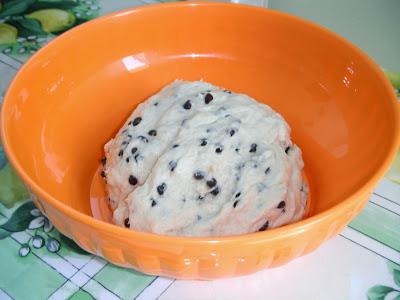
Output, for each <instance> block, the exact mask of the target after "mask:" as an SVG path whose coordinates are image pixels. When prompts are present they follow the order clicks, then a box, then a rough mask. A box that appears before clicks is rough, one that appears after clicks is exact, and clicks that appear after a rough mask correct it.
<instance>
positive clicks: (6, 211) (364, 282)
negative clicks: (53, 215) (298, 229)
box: [0, 0, 400, 300]
mask: <svg viewBox="0 0 400 300" xmlns="http://www.w3.org/2000/svg"><path fill="white" fill-rule="evenodd" d="M35 2H36V4H35ZM39 2H40V1H39ZM41 2H42V4H41V5H44V6H42V7H37V8H36V9H32V7H31V9H30V10H29V14H30V15H31V16H32V14H33V13H35V11H36V18H29V17H27V16H28V15H29V14H28V13H27V7H29V5H32V3H33V4H34V5H37V3H38V1H29V0H11V1H10V0H8V1H5V0H3V1H0V95H1V96H0V101H1V99H2V97H3V96H4V91H5V90H6V89H7V86H8V85H9V82H10V80H11V79H12V78H13V76H14V75H15V73H16V72H17V70H18V69H19V68H20V67H21V66H22V64H23V63H24V62H25V61H26V60H27V59H28V58H29V57H30V55H32V53H34V52H35V51H36V50H38V49H39V48H40V47H41V46H43V45H44V44H46V43H47V42H48V41H49V40H51V39H53V38H54V37H55V36H56V35H57V34H59V33H61V32H62V31H64V30H68V29H69V28H70V27H73V26H76V25H77V24H80V23H83V22H85V21H87V20H90V19H93V18H96V17H97V16H99V15H102V14H105V13H108V12H112V11H116V10H119V9H123V8H127V7H131V6H137V5H146V4H149V3H154V2H159V1H154V0H130V1H111V0H103V1H100V0H99V1H96V0H59V1H57V0H52V1H43V0H41ZM162 2H166V1H162ZM247 2H251V1H247ZM266 2H268V1H265V2H264V3H266ZM43 3H45V4H43ZM40 9H50V10H52V13H50V14H47V15H46V14H42V15H41V14H37V10H40ZM10 11H11V13H10ZM10 15H12V16H13V17H12V18H11V17H10ZM23 16H25V17H23ZM33 16H35V15H33ZM40 18H45V19H46V18H47V19H48V20H50V21H51V20H53V21H54V20H55V19H56V20H58V21H59V24H57V22H46V21H43V19H42V20H41V22H38V21H37V20H38V19H40ZM5 23H7V25H5ZM57 26H58V27H57ZM44 27H46V28H44ZM44 29H46V31H44ZM48 31H50V32H57V34H55V33H47V32H48ZM387 74H388V76H389V77H390V79H391V80H392V82H393V84H394V86H395V87H397V88H400V83H399V81H400V79H399V77H400V75H399V74H397V73H390V72H388V73H387ZM398 92H399V90H397V93H398ZM399 169H400V157H399V156H398V157H397V160H396V161H395V163H394V164H393V167H392V168H391V170H390V171H389V173H388V174H387V175H386V176H385V178H384V179H383V180H382V181H381V182H380V183H379V185H378V187H377V189H376V190H375V192H374V193H373V194H372V196H371V198H370V200H369V202H368V204H367V206H366V207H365V209H364V210H363V211H362V212H361V214H360V215H359V216H358V217H357V218H355V219H354V220H353V221H352V222H351V223H350V224H349V226H347V227H346V229H345V230H344V231H343V232H342V233H340V234H339V235H338V236H337V237H335V238H333V239H331V240H329V241H327V242H326V243H325V244H323V245H322V246H321V247H320V248H319V249H317V250H316V251H315V252H313V253H311V254H309V255H307V256H305V257H302V258H299V259H296V260H295V261H293V262H291V263H289V264H287V265H285V266H283V267H280V268H276V269H269V270H264V271H261V272H258V273H256V274H253V275H249V276H244V277H239V278H232V279H223V280H216V281H184V280H174V279H169V278H162V277H155V276H148V275H144V274H141V273H139V272H136V271H134V270H129V269H123V268H120V267H117V266H114V265H112V264H111V263H109V262H107V261H105V260H104V259H102V258H100V257H96V256H94V255H91V254H89V253H87V252H85V251H84V250H82V249H80V248H79V247H78V246H77V245H76V244H75V243H74V242H73V241H72V240H70V239H68V238H67V237H65V236H63V235H62V234H60V233H59V232H58V231H57V229H55V228H54V227H53V225H52V224H51V222H50V221H49V220H48V219H47V218H46V216H44V215H42V214H41V213H40V211H39V210H38V209H36V208H35V206H34V205H33V203H32V202H31V201H30V200H29V196H28V194H27V192H26V190H25V188H24V186H23V184H22V183H21V181H20V179H19V178H18V177H17V175H16V174H15V172H14V171H13V169H12V167H11V166H10V164H9V163H8V162H7V159H6V157H5V155H4V151H3V149H2V148H1V146H0V224H1V225H0V299H162V300H167V299H335V300H336V299H367V298H368V299H371V300H378V299H396V300H399V299H400V266H399V264H400V178H399ZM385 297H386V298H385Z"/></svg>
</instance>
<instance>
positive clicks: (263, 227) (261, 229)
mask: <svg viewBox="0 0 400 300" xmlns="http://www.w3.org/2000/svg"><path fill="white" fill-rule="evenodd" d="M268 226H269V222H268V221H267V222H265V224H264V225H263V226H261V227H260V229H258V231H264V230H266V229H267V228H268Z"/></svg>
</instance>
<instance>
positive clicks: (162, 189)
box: [157, 182, 167, 196]
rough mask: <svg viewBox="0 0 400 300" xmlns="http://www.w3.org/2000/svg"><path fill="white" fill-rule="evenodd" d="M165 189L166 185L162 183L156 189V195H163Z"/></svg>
mask: <svg viewBox="0 0 400 300" xmlns="http://www.w3.org/2000/svg"><path fill="white" fill-rule="evenodd" d="M166 189H167V184H166V183H165V182H163V183H161V184H160V185H159V186H158V187H157V193H158V194H159V195H160V196H161V195H163V194H164V192H165V190H166Z"/></svg>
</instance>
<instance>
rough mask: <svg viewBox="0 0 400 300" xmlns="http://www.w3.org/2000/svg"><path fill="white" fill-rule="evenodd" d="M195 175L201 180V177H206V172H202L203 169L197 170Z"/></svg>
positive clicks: (195, 177)
mask: <svg viewBox="0 0 400 300" xmlns="http://www.w3.org/2000/svg"><path fill="white" fill-rule="evenodd" d="M193 177H194V179H196V180H201V179H203V178H204V172H202V171H196V172H194V174H193Z"/></svg>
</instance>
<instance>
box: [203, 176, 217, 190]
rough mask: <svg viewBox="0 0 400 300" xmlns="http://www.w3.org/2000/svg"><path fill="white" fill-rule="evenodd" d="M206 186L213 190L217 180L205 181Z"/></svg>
mask: <svg viewBox="0 0 400 300" xmlns="http://www.w3.org/2000/svg"><path fill="white" fill-rule="evenodd" d="M206 184H207V186H208V187H209V188H213V187H214V186H216V185H217V180H216V179H215V178H211V179H210V180H207V182H206Z"/></svg>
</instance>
